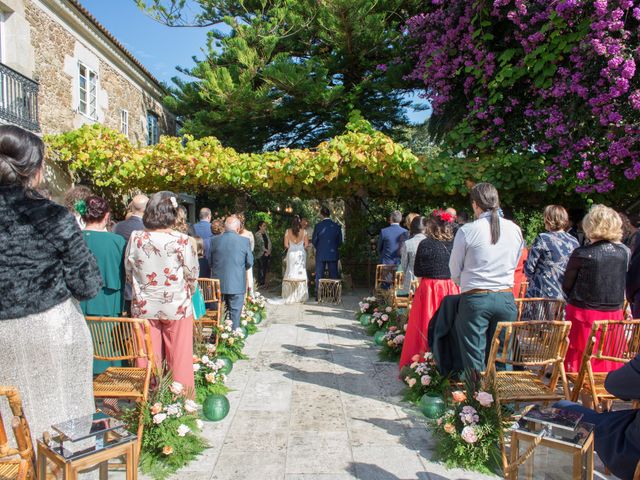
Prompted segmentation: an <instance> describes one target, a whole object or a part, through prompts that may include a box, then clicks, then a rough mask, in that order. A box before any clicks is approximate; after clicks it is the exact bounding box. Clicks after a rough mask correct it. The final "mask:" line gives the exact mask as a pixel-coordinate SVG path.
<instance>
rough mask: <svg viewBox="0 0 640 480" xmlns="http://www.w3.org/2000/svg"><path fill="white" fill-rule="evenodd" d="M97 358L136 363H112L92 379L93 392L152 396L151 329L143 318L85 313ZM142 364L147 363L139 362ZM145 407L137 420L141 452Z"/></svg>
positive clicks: (122, 397) (137, 397)
mask: <svg viewBox="0 0 640 480" xmlns="http://www.w3.org/2000/svg"><path fill="white" fill-rule="evenodd" d="M86 320H87V325H88V326H89V330H90V331H91V339H92V341H93V358H94V359H96V360H107V361H117V360H128V361H129V362H131V363H132V364H133V365H136V366H133V367H109V368H107V369H106V370H105V371H104V372H103V373H101V374H100V375H98V376H97V377H96V378H94V380H93V396H94V397H95V398H96V399H98V398H103V399H104V398H114V399H117V400H133V401H135V402H137V403H144V402H146V401H147V399H148V398H149V384H150V383H151V374H152V370H153V369H154V365H153V349H152V346H151V329H150V327H149V322H148V321H147V320H144V319H140V318H121V317H86ZM138 361H140V362H139V363H140V364H145V363H146V366H143V367H141V366H137V365H138V363H137V362H138ZM142 418H143V411H142V409H141V410H140V420H139V422H138V431H137V435H138V453H139V452H140V446H141V445H142V434H143V430H144V425H143V422H142Z"/></svg>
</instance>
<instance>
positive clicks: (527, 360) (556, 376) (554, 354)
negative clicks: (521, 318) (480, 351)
mask: <svg viewBox="0 0 640 480" xmlns="http://www.w3.org/2000/svg"><path fill="white" fill-rule="evenodd" d="M570 328H571V324H570V323H569V322H557V321H526V322H500V323H498V326H497V328H496V332H495V334H494V336H493V341H492V344H491V351H490V353H489V360H488V362H487V371H486V372H485V373H484V376H485V378H486V379H487V380H488V381H489V382H494V384H495V389H496V395H497V397H498V398H497V400H498V401H499V402H500V403H519V402H542V403H547V402H551V401H556V400H560V399H562V398H566V399H568V398H569V387H568V384H567V376H566V373H565V370H564V363H563V362H564V357H565V355H566V353H567V348H568V347H569V338H568V335H569V329H570ZM496 362H499V363H502V364H504V365H505V366H509V365H510V366H512V367H516V368H519V370H515V369H514V370H510V371H507V370H504V371H497V370H496ZM547 367H551V378H550V379H549V382H548V383H545V381H544V380H545V370H546V368H547ZM558 380H560V381H561V382H562V388H563V390H564V395H561V394H559V393H557V392H556V387H557V385H558Z"/></svg>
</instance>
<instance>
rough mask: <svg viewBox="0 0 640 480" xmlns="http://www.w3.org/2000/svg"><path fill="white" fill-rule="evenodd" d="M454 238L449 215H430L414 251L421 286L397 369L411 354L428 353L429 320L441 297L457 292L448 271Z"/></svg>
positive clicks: (412, 308) (410, 360)
mask: <svg viewBox="0 0 640 480" xmlns="http://www.w3.org/2000/svg"><path fill="white" fill-rule="evenodd" d="M414 222H415V220H414ZM453 236H454V221H453V217H452V216H451V214H450V213H447V212H443V211H442V210H436V211H435V212H433V214H432V215H431V217H429V220H428V222H427V225H426V237H425V239H424V240H422V241H421V242H420V244H419V245H418V250H417V252H416V257H415V263H414V267H413V272H414V273H415V275H416V277H418V278H420V285H419V286H418V289H417V290H416V294H415V297H414V299H413V305H412V306H411V310H410V311H409V323H408V324H407V334H406V336H405V339H404V344H403V346H402V356H401V357H400V368H402V367H404V366H405V365H409V364H410V363H411V362H412V357H413V356H414V355H416V354H421V353H424V352H426V351H427V350H428V337H427V332H428V330H429V322H430V321H431V318H432V317H433V315H434V314H435V312H436V311H437V310H438V308H439V307H440V303H441V302H442V299H443V298H444V297H446V296H447V295H456V294H458V293H460V289H459V288H458V286H457V285H456V284H455V283H453V281H452V280H451V273H450V271H449V258H450V257H451V249H452V248H453ZM410 241H411V240H408V241H407V244H408V243H409V242H410Z"/></svg>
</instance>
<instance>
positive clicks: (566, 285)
mask: <svg viewBox="0 0 640 480" xmlns="http://www.w3.org/2000/svg"><path fill="white" fill-rule="evenodd" d="M582 228H583V230H584V233H585V235H586V237H587V239H588V240H589V242H588V245H585V246H583V247H578V248H576V249H575V250H574V251H573V253H572V254H571V257H570V258H569V263H567V269H566V271H565V273H564V280H563V282H562V290H563V291H564V294H565V296H566V297H567V311H566V320H567V321H569V322H571V330H570V331H569V350H568V351H567V356H566V357H565V362H564V363H565V368H566V370H567V371H568V372H577V371H578V370H580V364H581V362H582V354H583V352H584V350H585V348H586V346H587V341H588V339H589V335H590V334H591V327H592V325H593V322H594V321H596V320H623V319H624V312H623V310H622V308H623V305H624V287H625V274H626V272H627V265H628V263H629V256H630V254H629V249H628V248H627V247H626V246H625V245H623V244H622V243H621V241H620V240H621V238H622V221H621V220H620V217H619V216H618V214H617V213H616V211H615V210H613V209H611V208H609V207H605V206H604V205H594V206H593V207H592V208H591V210H590V211H589V213H588V214H587V215H586V216H585V217H584V220H583V221H582ZM620 366H621V364H620V363H617V362H610V361H592V367H593V371H594V372H610V371H612V370H615V369H617V368H619V367H620Z"/></svg>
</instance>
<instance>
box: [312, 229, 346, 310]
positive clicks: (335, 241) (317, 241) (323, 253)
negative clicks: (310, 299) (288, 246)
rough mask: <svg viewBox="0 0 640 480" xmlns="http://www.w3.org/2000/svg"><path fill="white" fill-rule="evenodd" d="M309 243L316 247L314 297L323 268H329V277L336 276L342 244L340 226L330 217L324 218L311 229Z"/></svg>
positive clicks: (322, 276) (322, 275)
mask: <svg viewBox="0 0 640 480" xmlns="http://www.w3.org/2000/svg"><path fill="white" fill-rule="evenodd" d="M311 243H313V246H314V247H315V249H316V297H317V292H318V283H319V282H320V279H321V278H324V271H325V268H327V269H328V270H329V278H338V260H339V259H340V252H339V251H338V249H339V248H340V245H342V228H341V227H340V225H338V224H337V223H336V222H334V221H333V220H331V219H330V218H325V219H324V220H322V221H321V222H320V223H318V224H317V225H316V228H314V229H313V238H312V239H311Z"/></svg>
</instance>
